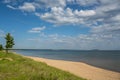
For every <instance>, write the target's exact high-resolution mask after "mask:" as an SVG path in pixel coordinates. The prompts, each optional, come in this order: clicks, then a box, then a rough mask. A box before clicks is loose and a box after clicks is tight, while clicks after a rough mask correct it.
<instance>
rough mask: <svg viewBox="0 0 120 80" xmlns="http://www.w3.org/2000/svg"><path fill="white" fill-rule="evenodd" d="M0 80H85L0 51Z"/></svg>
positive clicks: (43, 64)
mask: <svg viewBox="0 0 120 80" xmlns="http://www.w3.org/2000/svg"><path fill="white" fill-rule="evenodd" d="M0 80H86V79H83V78H80V77H77V76H75V75H73V74H71V73H69V72H66V71H62V70H59V69H57V68H54V67H51V66H48V65H47V64H46V63H43V62H36V61H34V60H32V59H29V58H26V57H23V56H21V55H18V54H15V53H8V54H6V53H5V52H2V51H0Z"/></svg>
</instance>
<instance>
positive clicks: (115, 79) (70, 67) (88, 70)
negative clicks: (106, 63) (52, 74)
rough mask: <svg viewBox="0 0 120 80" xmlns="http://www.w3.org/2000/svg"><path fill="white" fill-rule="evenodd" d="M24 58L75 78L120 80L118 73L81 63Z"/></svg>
mask: <svg viewBox="0 0 120 80" xmlns="http://www.w3.org/2000/svg"><path fill="white" fill-rule="evenodd" d="M25 57H27V58H31V59H33V60H35V61H39V62H44V63H46V64H47V65H49V66H52V67H55V68H58V69H61V70H64V71H67V72H70V73H72V74H74V75H76V76H79V77H83V78H86V79H88V80H120V73H119V72H114V71H110V70H106V69H102V68H98V67H95V66H91V65H88V64H86V63H83V62H73V61H64V60H52V59H46V58H39V57H32V56H25Z"/></svg>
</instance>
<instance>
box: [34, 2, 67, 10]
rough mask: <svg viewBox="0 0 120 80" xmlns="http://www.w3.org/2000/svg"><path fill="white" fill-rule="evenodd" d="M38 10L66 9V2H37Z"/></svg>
mask: <svg viewBox="0 0 120 80" xmlns="http://www.w3.org/2000/svg"><path fill="white" fill-rule="evenodd" d="M34 5H35V6H36V7H37V8H51V7H65V6H66V0H35V2H34Z"/></svg>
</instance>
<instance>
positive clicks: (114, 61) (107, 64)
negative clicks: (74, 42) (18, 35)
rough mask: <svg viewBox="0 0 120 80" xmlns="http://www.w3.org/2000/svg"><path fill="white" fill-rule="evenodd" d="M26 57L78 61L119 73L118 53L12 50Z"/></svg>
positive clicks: (119, 59) (119, 56) (119, 57)
mask: <svg viewBox="0 0 120 80" xmlns="http://www.w3.org/2000/svg"><path fill="white" fill-rule="evenodd" d="M14 51H15V52H17V53H19V54H22V55H26V56H35V57H42V58H49V59H57V60H67V61H80V62H84V63H87V64H90V65H93V66H96V67H100V68H104V69H109V70H113V71H117V72H120V51H97V50H96V51H92V50H91V51H77V50H14Z"/></svg>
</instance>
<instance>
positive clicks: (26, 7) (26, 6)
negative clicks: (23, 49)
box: [19, 2, 36, 12]
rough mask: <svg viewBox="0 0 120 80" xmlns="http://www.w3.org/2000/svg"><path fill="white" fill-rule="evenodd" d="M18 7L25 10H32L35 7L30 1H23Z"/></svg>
mask: <svg viewBox="0 0 120 80" xmlns="http://www.w3.org/2000/svg"><path fill="white" fill-rule="evenodd" d="M19 9H20V10H22V11H27V12H34V11H35V10H36V7H35V6H34V5H33V4H32V3H28V2H25V3H24V4H23V5H22V6H19Z"/></svg>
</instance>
